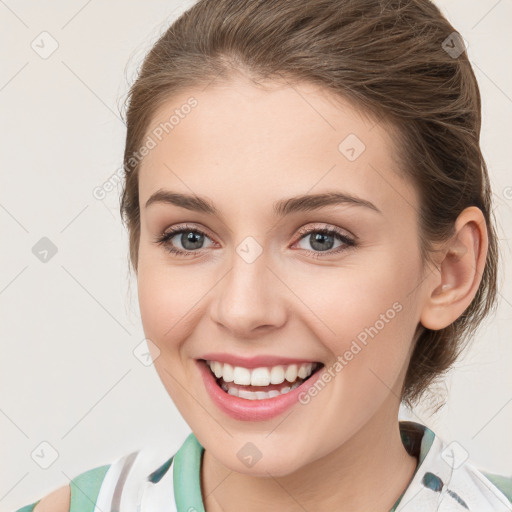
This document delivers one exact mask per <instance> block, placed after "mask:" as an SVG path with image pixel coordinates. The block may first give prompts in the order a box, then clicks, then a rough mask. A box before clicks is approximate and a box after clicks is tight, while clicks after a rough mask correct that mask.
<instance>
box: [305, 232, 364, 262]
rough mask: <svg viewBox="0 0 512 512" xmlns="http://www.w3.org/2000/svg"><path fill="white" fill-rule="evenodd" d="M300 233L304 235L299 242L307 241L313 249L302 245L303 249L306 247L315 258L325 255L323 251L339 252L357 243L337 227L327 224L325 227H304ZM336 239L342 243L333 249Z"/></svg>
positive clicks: (328, 252)
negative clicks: (329, 226) (330, 226)
mask: <svg viewBox="0 0 512 512" xmlns="http://www.w3.org/2000/svg"><path fill="white" fill-rule="evenodd" d="M299 234H300V235H302V236H301V238H300V239H299V242H297V243H300V242H305V244H307V245H309V246H310V247H312V248H313V250H310V249H309V248H307V247H306V248H304V247H302V249H305V250H306V251H307V252H308V253H310V254H311V255H312V256H313V257H314V258H321V257H323V256H324V254H322V253H326V256H327V255H333V254H338V253H340V252H342V251H345V250H347V249H349V248H350V247H354V246H355V245H356V242H355V240H354V239H352V238H351V237H349V236H347V235H346V234H345V233H343V232H342V231H340V230H338V229H336V228H328V227H327V226H325V225H324V226H323V227H313V228H311V227H309V228H302V229H301V230H300V231H299ZM336 240H338V241H339V242H340V243H339V245H338V246H337V247H336V248H335V249H334V250H333V247H334V245H335V242H336Z"/></svg>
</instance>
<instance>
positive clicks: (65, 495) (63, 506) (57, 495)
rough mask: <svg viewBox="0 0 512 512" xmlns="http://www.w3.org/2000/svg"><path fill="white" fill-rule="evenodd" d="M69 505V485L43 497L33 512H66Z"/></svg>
mask: <svg viewBox="0 0 512 512" xmlns="http://www.w3.org/2000/svg"><path fill="white" fill-rule="evenodd" d="M70 503H71V488H70V487H69V485H64V486H63V487H59V488H58V489H56V490H55V491H53V492H52V493H51V494H48V496H45V497H44V498H43V499H42V500H41V501H40V502H39V503H38V504H37V505H36V506H35V508H34V512H68V510H69V506H70Z"/></svg>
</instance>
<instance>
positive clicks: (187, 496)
mask: <svg viewBox="0 0 512 512" xmlns="http://www.w3.org/2000/svg"><path fill="white" fill-rule="evenodd" d="M422 427H423V435H422V436H421V438H419V437H418V435H417V433H415V435H413V434H412V432H414V430H413V431H412V432H411V431H409V429H408V422H407V421H402V422H400V436H401V439H402V442H403V444H404V446H405V448H406V449H407V451H408V453H410V454H411V455H412V454H414V455H418V464H417V466H416V469H415V470H414V474H413V476H412V477H411V480H412V479H413V478H414V476H415V475H416V472H417V471H418V468H419V467H420V465H421V464H422V463H423V461H424V460H425V457H426V456H427V453H428V451H429V450H430V447H431V446H432V443H433V442H434V437H435V434H434V432H432V430H430V429H429V428H428V427H426V426H422ZM419 443H420V444H419ZM203 451H204V448H203V447H202V446H201V444H200V443H199V441H198V440H197V438H196V437H195V435H194V433H191V434H190V435H189V436H188V437H187V439H186V440H185V442H184V443H183V445H182V446H181V448H180V449H179V451H178V452H177V453H176V455H175V457H174V464H175V468H174V497H175V500H176V507H177V510H178V512H187V511H188V510H195V511H196V512H205V509H204V504H203V499H202V495H201V481H200V478H201V458H202V454H203ZM404 494H405V490H404V492H403V493H402V494H401V496H400V497H399V498H398V500H397V501H396V503H395V504H394V505H393V508H392V509H391V510H390V511H389V512H395V511H396V508H397V507H398V505H399V503H400V500H401V499H402V497H403V495H404ZM192 507H193V508H192Z"/></svg>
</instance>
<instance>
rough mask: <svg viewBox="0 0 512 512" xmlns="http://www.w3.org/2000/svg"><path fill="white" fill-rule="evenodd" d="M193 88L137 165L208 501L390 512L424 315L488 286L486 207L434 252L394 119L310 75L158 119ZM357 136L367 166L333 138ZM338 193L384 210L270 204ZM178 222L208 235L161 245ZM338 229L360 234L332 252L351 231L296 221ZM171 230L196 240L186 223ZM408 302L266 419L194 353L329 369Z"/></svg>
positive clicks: (146, 274)
mask: <svg viewBox="0 0 512 512" xmlns="http://www.w3.org/2000/svg"><path fill="white" fill-rule="evenodd" d="M269 85H271V84H269ZM191 95H193V96H194V97H195V98H196V99H197V101H198V105H197V106H196V107H195V108H194V109H192V111H191V112H190V113H189V114H188V115H187V116H185V117H184V118H183V119H181V120H180V122H179V124H177V125H175V126H174V128H173V129H172V131H169V133H168V134H167V135H165V136H164V137H163V139H162V140H161V141H160V142H159V143H158V144H157V145H156V147H154V148H153V149H151V151H150V152H149V154H148V155H147V156H146V157H145V159H144V161H143V163H142V167H141V172H140V178H139V179H140V181H139V191H140V207H141V239H140V246H139V261H138V265H139V268H138V294H139V304H140V310H141V317H142V323H143V326H144V331H145V334H146V337H147V338H148V339H149V340H151V342H152V343H150V344H149V346H150V350H151V351H152V354H153V358H154V364H155V368H156V370H157V372H158V374H159V376H160V378H161V380H162V383H163V384H164V386H165V388H166V390H167V391H168V393H169V395H170V396H171V397H172V399H173V401H174V403H175V404H176V406H177V408H178V409H179V411H180V413H181V414H182V415H183V417H184V419H185V420H186V422H187V423H188V424H189V425H190V427H191V429H192V430H193V431H194V433H195V435H196V436H197V438H198V440H199V442H200V443H201V444H202V445H203V446H204V447H205V454H204V458H203V464H202V470H201V486H202V492H203V498H204V501H205V505H206V509H207V511H208V512H214V511H220V510H223V511H235V510H240V503H243V508H244V510H246V511H249V512H251V511H253V510H254V511H256V510H258V511H259V510H261V509H262V507H264V509H265V510H267V511H274V510H279V511H281V512H282V511H283V510H284V511H290V512H291V511H299V510H304V509H306V510H316V511H328V510H335V509H338V508H339V506H340V503H343V510H344V511H356V510H373V511H387V510H389V509H390V508H391V506H392V505H393V504H394V503H395V501H396V500H397V499H398V497H399V496H400V494H401V493H402V492H403V490H404V489H405V488H406V487H407V485H408V483H409V481H410V479H411V477H412V475H413V472H414V469H415V467H416V464H417V460H416V459H415V458H414V457H411V456H409V455H408V454H407V452H406V451H405V448H404V447H403V445H402V442H401V440H400V435H399V429H398V419H397V416H398V409H399V405H400V399H399V397H400V391H401V387H402V383H403V379H404V377H405V371H406V369H407V365H408V361H409V358H410V353H411V348H412V341H413V338H414V335H415V332H416V329H417V327H418V326H419V325H420V324H423V325H424V326H425V327H429V328H431V329H441V328H443V327H445V326H446V325H448V324H450V323H451V322H453V320H455V319H456V318H457V317H458V316H459V315H460V314H461V313H462V312H463V311H464V309H465V308H466V307H467V306H468V305H469V303H470V302H471V299H472V298H473V296H474V295H475V293H476V291H477V288H478V284H479V282H480V281H479V276H480V275H481V272H482V270H483V265H484V262H485V255H486V251H487V238H486V230H485V223H484V221H483V216H482V214H481V212H480V210H478V209H477V208H474V207H471V208H468V209H466V210H465V211H464V212H463V213H462V214H461V216H460V217H459V219H458V221H457V225H456V234H455V235H454V238H453V240H450V241H449V242H447V243H446V244H443V245H442V246H440V247H439V248H438V249H439V251H438V252H437V253H436V258H437V259H436V262H435V265H424V264H423V262H422V261H421V258H420V251H419V245H418V196H417V194H416V191H415V189H414V187H413V186H412V184H411V183H409V182H408V180H407V179H404V178H403V177H402V176H401V174H400V172H398V171H399V169H398V164H397V159H396V150H395V148H394V147H393V140H392V135H391V134H392V131H391V130H390V129H389V128H388V127H386V125H385V124H383V123H382V122H380V123H376V122H375V121H372V120H371V119H368V118H367V117H366V116H364V115H362V114H361V113H360V112H358V110H356V109H355V108H353V107H352V106H351V105H350V103H349V102H347V101H342V100H337V102H334V101H333V99H332V97H329V95H328V93H327V92H326V91H323V90H321V89H319V88H318V87H314V86H312V85H306V84H300V85H297V84H294V85H293V87H291V86H288V85H286V84H285V85H283V84H274V85H273V86H272V87H271V88H270V89H269V90H263V89H261V88H259V87H257V86H255V85H254V84H252V83H251V82H249V81H246V80H244V79H243V78H241V79H233V80H232V81H230V82H229V83H214V84H210V85H209V86H208V87H206V88H204V89H194V90H188V91H186V92H185V93H183V94H180V95H177V96H175V97H173V98H170V99H169V100H168V101H167V103H165V104H164V105H162V106H161V107H160V109H159V110H158V112H157V113H156V115H155V116H154V118H153V121H152V125H151V126H152V127H156V126H158V125H159V123H160V122H164V121H165V120H167V119H169V117H170V115H172V113H173V111H174V110H175V109H176V108H180V106H181V105H183V104H185V103H186V101H187V99H188V98H189V97H190V96H191ZM148 133H149V132H148ZM349 134H355V135H356V136H357V137H358V138H359V139H360V140H361V141H363V143H364V144H365V146H366V148H365V150H364V151H363V152H362V153H361V154H360V156H359V157H358V158H357V159H356V160H354V161H349V160H348V159H347V158H346V157H345V156H344V154H342V152H340V151H339V149H338V146H339V144H340V142H342V141H343V140H344V139H345V137H347V136H348V135H349ZM159 189H167V190H172V191H174V192H181V193H194V194H197V195H200V196H207V197H208V198H209V199H210V200H211V202H212V203H214V204H215V206H216V207H217V208H218V209H219V211H220V214H219V216H212V215H207V214H205V213H201V212H192V211H189V210H187V209H184V208H181V207H178V206H175V205H170V204H164V203H153V204H152V205H150V206H149V207H148V208H145V203H146V201H147V200H148V198H149V197H150V195H151V194H153V193H154V192H156V191H157V190H159ZM333 191H340V192H345V193H349V194H352V195H355V196H358V197H360V198H363V199H365V200H367V201H371V202H372V203H373V204H374V205H375V206H376V207H377V208H378V209H379V210H380V212H381V213H378V212H376V211H373V210H372V209H369V208H365V207H361V206H355V205H347V204H344V205H335V206H328V207H325V208H323V209H321V210H318V211H315V212H298V213H292V214H290V215H288V216H286V217H284V218H277V217H274V215H273V212H272V203H273V202H274V201H277V200H279V199H283V198H288V197H291V196H295V195H300V194H314V193H321V192H333ZM181 223H187V225H188V227H189V228H190V226H192V227H193V228H197V229H199V230H201V231H204V232H205V233H206V234H207V237H205V238H204V244H203V246H202V248H199V249H192V250H195V251H196V252H195V253H194V254H192V255H189V256H184V257H183V256H182V257H180V256H176V255H174V254H171V253H169V252H168V251H167V250H166V248H165V247H164V246H162V245H159V244H157V243H155V242H154V240H155V238H156V237H158V236H159V235H161V234H162V233H163V232H165V231H166V230H167V231H168V230H169V228H171V227H172V226H177V225H178V224H181ZM326 225H327V227H329V228H334V229H336V228H337V229H339V230H340V232H341V233H342V234H344V235H346V236H348V237H350V238H352V239H354V238H356V239H357V244H356V246H355V247H346V248H345V249H344V250H343V251H341V252H338V253H335V251H336V250H337V249H338V248H339V247H341V246H343V245H344V244H343V242H341V241H339V240H338V239H337V238H336V237H334V238H333V239H332V241H331V242H332V243H333V244H334V245H332V248H331V249H329V250H328V251H326V252H323V251H322V250H321V249H318V248H316V247H317V246H315V245H314V243H313V245H312V243H311V241H312V238H311V237H310V235H306V236H304V235H300V234H299V233H298V231H299V230H300V229H301V228H308V229H309V228H311V230H314V228H319V227H320V228H321V227H324V226H326ZM249 236H250V237H253V238H254V239H255V240H256V241H257V242H258V244H259V245H260V246H261V249H262V251H263V252H262V253H261V255H260V256H259V257H258V258H257V259H256V260H255V261H254V262H252V263H250V264H249V263H247V262H246V261H245V260H244V259H243V258H242V257H240V255H239V254H238V253H237V251H236V248H237V247H238V246H239V244H240V243H241V242H242V241H243V240H244V239H245V238H246V237H249ZM172 240H173V242H174V246H175V247H176V248H178V249H181V250H183V249H189V247H190V245H187V247H184V246H183V245H181V241H180V240H182V239H181V235H177V236H175V237H174V238H173V239H172ZM169 245H171V243H170V242H169ZM189 250H190V249H189ZM315 253H317V254H320V257H319V258H315V257H314V254H315ZM397 303H398V304H399V305H400V306H401V307H400V311H399V312H397V313H396V314H395V315H394V316H393V318H392V319H391V320H389V321H388V322H386V323H385V325H384V327H383V328H381V329H380V330H379V331H378V334H377V335H374V337H373V338H369V339H368V343H367V345H366V346H363V348H362V350H360V351H359V352H358V353H357V355H355V356H354V357H353V359H352V360H351V361H349V362H348V364H346V365H345V366H344V367H343V369H342V370H341V371H339V372H338V373H337V374H336V377H335V378H333V379H332V380H331V382H329V383H328V385H326V386H325V388H324V389H323V390H322V391H321V392H320V393H319V394H318V395H317V396H316V397H314V399H312V400H311V401H310V402H309V403H308V404H307V405H302V404H299V403H297V404H295V405H294V406H293V407H292V408H291V409H288V410H287V411H285V413H284V414H282V415H280V416H278V417H276V418H273V419H271V420H268V421H260V422H248V421H237V420H235V419H232V418H230V417H228V416H226V415H225V414H224V413H223V412H222V411H220V410H219V409H218V408H217V407H216V406H215V404H214V403H212V401H211V399H210V398H209V395H208V394H207V392H206V389H205V388H204V385H203V382H202V380H201V378H200V376H199V372H198V370H197V367H196V364H195V359H196V358H201V357H202V355H203V354H205V353H207V352H228V353H233V354H237V355H241V356H247V357H250V356H253V355H259V354H266V355H277V356H285V357H286V356H287V357H290V356H291V357H297V358H304V359H308V360H311V361H319V362H322V363H323V364H324V365H325V366H326V368H328V367H330V366H332V365H333V363H334V362H335V361H336V358H337V357H338V356H339V355H343V354H344V353H345V352H346V351H347V350H349V348H350V347H351V343H352V341H353V340H355V339H356V338H357V336H358V334H360V333H361V332H362V331H364V329H365V328H367V327H369V326H373V325H375V324H376V321H377V320H379V319H380V318H382V317H381V315H383V314H384V315H385V314H386V311H388V310H389V309H390V308H391V309H392V308H393V304H397ZM248 442H250V443H253V444H254V445H255V446H256V447H257V448H258V450H259V451H260V452H261V454H262V457H261V459H260V460H259V461H258V462H257V463H256V464H255V465H254V466H252V467H250V468H249V467H246V466H245V465H244V464H243V463H242V462H241V461H240V460H239V459H238V457H237V452H238V451H239V450H240V449H241V448H242V447H243V446H244V445H245V444H246V443H248Z"/></svg>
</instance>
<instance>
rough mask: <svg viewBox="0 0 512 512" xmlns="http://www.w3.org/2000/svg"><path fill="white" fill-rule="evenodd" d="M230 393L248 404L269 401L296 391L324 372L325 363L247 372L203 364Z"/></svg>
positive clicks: (244, 369)
mask: <svg viewBox="0 0 512 512" xmlns="http://www.w3.org/2000/svg"><path fill="white" fill-rule="evenodd" d="M202 361H203V362H204V363H205V364H206V366H207V367H208V368H209V370H210V372H211V373H212V375H213V376H214V377H215V381H216V383H217V385H218V386H219V387H220V388H221V389H222V390H223V391H225V392H226V393H228V394H230V395H233V396H236V397H239V398H244V399H246V400H265V399H268V398H274V397H277V396H280V395H284V394H286V393H289V392H290V391H293V390H294V389H295V388H297V387H299V386H300V385H302V384H303V383H304V382H305V381H306V380H308V379H310V378H311V377H312V376H313V375H314V374H315V373H316V372H318V371H319V370H320V369H321V368H323V366H324V365H323V363H319V362H316V363H313V362H310V363H301V364H287V365H277V366H271V367H259V368H252V369H249V368H244V367H241V366H232V365H230V364H228V363H222V362H219V361H210V360H204V359H203V360H202Z"/></svg>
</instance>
